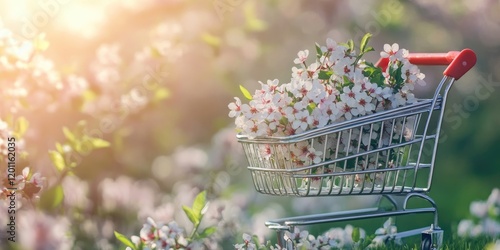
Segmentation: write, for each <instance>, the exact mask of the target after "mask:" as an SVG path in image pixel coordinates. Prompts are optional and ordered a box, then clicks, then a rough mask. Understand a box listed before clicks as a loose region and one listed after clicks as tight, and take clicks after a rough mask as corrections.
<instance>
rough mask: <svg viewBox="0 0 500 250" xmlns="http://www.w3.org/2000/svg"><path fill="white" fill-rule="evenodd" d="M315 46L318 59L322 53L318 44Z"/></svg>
mask: <svg viewBox="0 0 500 250" xmlns="http://www.w3.org/2000/svg"><path fill="white" fill-rule="evenodd" d="M315 46H316V56H317V57H318V59H319V58H321V56H322V55H323V51H321V47H320V46H319V44H318V43H316V44H315Z"/></svg>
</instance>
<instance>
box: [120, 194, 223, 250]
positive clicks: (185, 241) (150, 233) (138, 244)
mask: <svg viewBox="0 0 500 250" xmlns="http://www.w3.org/2000/svg"><path fill="white" fill-rule="evenodd" d="M206 196H207V193H206V192H205V191H203V192H201V193H199V194H198V195H197V196H196V198H195V199H194V202H193V205H192V207H188V206H183V207H182V209H183V210H184V213H185V214H186V216H187V217H188V218H189V220H190V221H191V223H193V229H192V231H191V233H190V234H189V235H187V234H186V230H185V229H184V228H182V227H179V226H178V225H177V223H176V222H175V221H171V222H169V223H156V222H155V221H154V220H153V219H152V218H150V217H148V219H147V222H146V223H145V224H144V225H143V227H142V229H141V231H140V233H139V236H135V235H134V236H132V237H131V238H130V240H129V239H128V238H127V237H126V236H124V235H123V234H120V233H118V232H116V231H115V237H116V238H117V239H118V240H119V241H121V242H122V243H123V244H124V245H126V246H127V250H146V249H158V250H160V249H191V250H194V249H206V246H205V245H204V244H205V243H204V241H206V240H209V238H211V236H212V235H213V234H214V233H215V231H216V230H217V228H216V227H215V226H211V227H206V228H205V229H203V231H200V224H201V222H202V220H203V216H204V214H205V212H206V210H207V206H208V202H207V200H206Z"/></svg>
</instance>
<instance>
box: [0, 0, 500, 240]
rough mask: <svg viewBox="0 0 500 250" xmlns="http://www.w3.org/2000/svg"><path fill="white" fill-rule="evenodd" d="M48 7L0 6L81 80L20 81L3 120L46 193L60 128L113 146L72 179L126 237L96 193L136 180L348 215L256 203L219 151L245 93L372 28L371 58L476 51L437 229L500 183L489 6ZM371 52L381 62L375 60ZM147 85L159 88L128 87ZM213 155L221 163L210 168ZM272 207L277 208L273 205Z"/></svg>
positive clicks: (497, 78) (252, 211)
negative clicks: (300, 57)
mask: <svg viewBox="0 0 500 250" xmlns="http://www.w3.org/2000/svg"><path fill="white" fill-rule="evenodd" d="M46 2H47V3H52V5H47V4H45V5H44V4H42V2H40V3H34V1H27V0H26V1H15V2H13V1H0V15H1V18H2V19H1V20H2V22H3V26H4V27H5V28H7V29H10V30H11V31H12V32H13V33H14V36H15V37H17V38H18V39H21V40H23V39H28V40H33V39H35V37H38V35H40V34H42V33H43V34H45V39H46V40H47V41H48V42H49V44H50V45H49V47H48V48H47V49H46V50H45V51H43V52H42V53H43V55H44V56H45V57H46V58H50V60H52V61H53V64H52V66H53V70H55V71H57V72H58V73H57V74H59V75H60V79H62V80H61V82H62V84H63V85H64V86H75V84H74V83H70V80H64V79H70V78H71V77H70V76H78V77H81V78H82V79H84V81H85V84H81V85H78V84H76V85H77V86H81V88H79V89H77V90H75V91H76V93H74V92H71V91H73V90H74V88H69V87H62V88H57V87H56V88H54V89H49V87H46V88H45V87H40V86H38V87H35V86H31V85H30V83H28V84H26V86H27V87H26V88H27V90H28V94H27V96H26V97H25V103H26V104H27V105H24V106H22V108H19V107H17V108H15V109H12V108H13V106H14V104H13V103H7V102H5V101H3V102H2V109H1V112H2V113H0V117H1V118H2V119H6V118H5V117H7V116H9V115H14V116H15V117H21V116H22V117H25V118H26V119H27V120H28V121H29V129H28V131H27V133H26V136H25V147H26V151H27V152H28V153H29V160H30V165H31V166H32V167H33V168H35V169H36V170H38V171H40V172H42V173H43V175H44V176H46V177H47V178H48V182H49V183H50V181H51V178H53V177H52V176H56V175H57V174H56V173H57V172H56V170H55V169H54V168H53V167H52V164H51V161H50V159H49V156H48V155H47V151H48V150H53V149H54V144H55V143H56V142H62V141H64V140H65V139H64V134H63V133H62V130H61V128H62V127H63V126H66V127H69V128H75V127H76V126H77V123H78V121H80V120H85V121H86V122H87V126H88V132H89V133H90V134H91V135H93V136H96V137H100V138H102V139H104V140H106V141H109V142H110V143H111V147H109V148H105V149H101V150H98V151H95V152H92V153H91V154H90V155H88V156H85V157H82V160H81V162H80V164H79V165H78V166H77V167H76V168H75V169H74V173H75V175H76V176H77V177H78V178H79V179H81V180H82V181H84V182H86V183H87V185H85V186H86V187H87V189H89V191H88V199H89V201H88V203H89V204H90V205H89V206H90V209H89V210H86V211H87V212H88V213H89V214H92V215H93V216H96V217H104V218H107V219H109V220H110V221H113V222H114V223H115V224H113V225H114V226H115V227H116V228H123V230H122V233H126V234H128V235H130V234H131V233H132V232H134V230H135V231H137V230H138V229H139V228H138V227H137V225H140V224H141V222H140V221H139V222H138V221H137V220H138V219H139V220H141V219H143V218H144V216H142V217H141V216H139V217H136V215H135V214H134V212H131V213H127V212H126V210H124V211H122V212H123V213H124V214H120V213H114V212H112V211H115V210H113V209H110V210H106V211H111V212H109V213H108V212H103V211H102V210H101V209H102V207H103V206H104V203H105V201H104V200H105V199H106V196H105V195H104V194H103V192H104V191H103V189H104V188H105V186H106V183H108V184H109V183H110V182H113V181H112V180H114V181H115V182H120V181H121V183H122V184H123V185H125V186H127V185H129V184H130V185H132V184H131V183H136V182H133V181H131V180H137V181H141V182H145V183H147V185H146V186H148V185H149V186H153V188H152V189H153V190H155V192H158V193H162V194H165V195H169V194H170V193H176V192H177V193H178V192H179V185H180V184H182V183H191V184H192V186H195V187H198V188H199V189H204V188H207V187H208V188H210V187H211V188H214V185H213V184H214V183H215V184H217V181H220V180H221V178H225V179H227V180H228V181H224V185H222V186H219V189H217V188H214V190H216V191H214V194H217V195H220V196H221V197H233V199H234V197H235V196H238V195H242V196H247V199H248V200H250V201H259V202H256V203H253V205H251V204H252V202H249V205H248V207H245V208H244V211H245V213H246V214H247V215H248V218H253V219H252V220H254V223H262V222H263V221H264V220H266V219H270V218H266V216H278V217H279V216H284V215H291V214H300V213H307V212H308V213H313V212H324V211H330V210H332V209H341V208H344V209H345V208H346V207H345V206H344V205H345V204H347V205H348V206H347V207H349V206H356V204H350V203H353V201H351V200H346V199H341V200H333V199H330V198H323V199H321V201H318V202H316V203H308V204H304V203H306V202H297V201H296V200H299V199H288V198H279V197H261V195H256V194H255V191H254V190H253V187H252V185H251V182H250V179H249V178H250V175H249V173H248V171H247V170H245V169H244V167H245V164H246V163H245V161H244V160H242V158H241V157H240V158H238V159H237V160H234V161H233V163H231V164H233V165H228V162H227V157H230V156H228V154H233V155H237V152H236V151H238V150H237V147H239V145H237V144H235V142H234V138H233V136H234V132H233V131H232V130H231V129H226V128H228V127H229V128H231V127H232V122H233V121H232V120H231V119H229V118H228V117H227V113H228V109H227V104H228V103H229V102H231V101H232V100H233V99H232V97H233V96H240V95H241V94H240V92H239V88H238V86H239V85H240V84H241V85H244V86H245V87H246V88H247V89H249V90H251V91H253V90H254V89H256V88H257V87H259V85H258V83H257V82H258V81H265V80H267V79H275V78H277V79H280V80H281V81H287V80H288V79H289V77H290V76H289V75H290V73H291V72H290V68H291V66H292V63H293V59H294V58H295V57H296V52H298V51H299V50H303V49H309V50H311V51H313V49H314V43H315V42H318V43H320V44H323V43H324V41H325V39H326V38H328V37H331V38H333V39H334V40H336V41H339V42H342V41H346V40H348V39H351V38H353V39H355V40H357V41H359V39H360V38H361V37H362V35H364V34H365V33H367V32H370V33H372V34H373V38H372V40H371V45H372V46H373V47H374V48H375V49H376V51H380V50H381V49H382V46H383V44H385V43H394V42H396V43H399V44H400V47H402V48H406V49H408V50H409V51H410V52H447V51H450V50H461V49H463V48H471V49H473V50H474V51H475V52H476V54H477V57H478V61H477V65H476V67H475V68H473V69H472V70H471V71H470V72H469V73H468V74H467V75H466V76H464V77H463V78H462V79H460V80H459V81H458V82H457V83H456V84H455V85H454V88H453V89H452V91H451V93H450V99H449V101H450V102H449V103H448V107H447V110H446V112H447V115H446V118H445V121H444V124H443V128H442V129H443V133H444V134H445V136H444V137H443V138H442V143H441V144H440V148H439V152H438V158H437V163H436V166H437V167H436V169H435V175H434V182H433V188H432V191H431V193H430V195H431V197H433V198H434V199H435V201H436V202H437V204H438V206H439V209H440V223H441V225H442V226H443V227H444V229H445V230H447V232H451V231H450V230H451V228H452V227H453V225H456V224H457V223H458V221H459V220H460V219H461V218H464V217H466V216H467V215H468V214H469V213H468V210H469V208H468V206H469V203H470V202H471V201H472V200H477V199H485V198H486V197H487V195H488V194H489V193H490V191H491V189H492V188H493V187H495V186H496V187H498V186H499V185H500V181H499V180H500V157H497V156H498V152H499V151H500V146H499V142H500V133H499V132H498V130H497V129H498V128H499V126H500V116H499V115H498V111H495V110H496V107H498V106H499V105H500V98H499V97H500V94H499V90H500V71H499V70H498V69H499V68H500V46H499V44H500V35H499V34H500V17H499V16H498V13H499V12H500V3H499V2H498V1H494V0H480V1H465V0H460V1H454V0H445V1H431V0H422V1H401V2H400V1H396V0H385V1H369V2H367V1H360V0H357V1H327V0H321V1H314V2H311V1H279V0H266V1H254V0H213V1H193V0H191V1H190V0H185V1H182V0H163V1H160V0H147V1H134V0H127V1H119V0H107V1H96V0H93V1H79V0H71V1H56V0H53V1H46ZM47 6H48V7H47ZM40 13H45V14H40ZM44 16H45V17H47V20H46V21H45V20H44V19H43V17H44ZM40 46H42V47H43V46H44V45H43V44H42V45H40ZM367 56H368V57H367V58H368V60H372V61H376V60H377V59H378V54H377V53H376V52H373V53H372V54H370V55H367ZM47 67H49V66H47ZM47 67H45V68H47ZM49 68H50V67H49ZM443 69H444V68H442V67H438V69H435V68H429V67H425V68H422V71H423V72H424V73H426V81H427V83H428V84H427V85H426V86H422V87H421V89H420V90H418V92H419V93H420V94H421V95H424V96H425V95H429V94H430V93H431V91H432V87H434V86H435V84H437V82H438V81H439V80H440V78H441V72H442V71H443ZM1 77H2V78H3V77H4V76H1ZM4 79H5V78H4ZM151 79H153V80H151ZM151 81H153V82H151ZM144 83H146V84H148V83H150V84H153V83H154V84H157V87H155V88H154V91H149V90H143V89H144V88H143V89H140V90H137V87H138V86H139V87H140V86H145V85H144ZM71 84H73V85H71ZM141 84H142V85H141ZM48 85H50V84H48ZM48 85H47V86H48ZM134 89H135V90H134ZM134 91H135V92H134ZM141 91H142V92H141ZM42 93H43V94H44V96H42ZM143 97H145V99H144V100H143ZM40 98H41V99H43V100H44V101H43V102H42V101H40V102H39V100H40ZM127 98H128V99H127ZM127 100H128V101H127ZM124 107H125V108H124ZM103 121H104V122H103ZM103 123H105V125H104V127H106V129H103ZM219 131H223V132H225V133H222V132H219ZM216 134H217V135H218V137H217V136H216V137H215V138H214V135H216ZM221 138H222V139H221ZM222 149H224V150H226V149H227V150H226V151H223V150H222ZM229 149H231V150H232V151H231V150H229ZM221 150H222V152H221ZM206 152H208V153H206ZM214 155H217V156H218V157H219V158H220V159H225V160H218V161H217V160H214V159H215V158H214V157H215V156H214ZM221 155H223V156H221ZM219 158H217V159H219ZM233 158H234V157H233ZM207 161H209V162H210V164H211V165H210V164H207ZM207 165H210V166H208V167H206V166H207ZM234 166H237V168H239V169H240V170H234V169H232V168H234ZM232 170H234V171H232ZM231 171H232V172H231ZM210 173H212V174H213V173H215V174H213V176H212V175H211V174H210ZM221 173H226V174H225V175H224V174H223V176H221ZM228 173H229V174H228ZM233 173H235V174H233ZM54 178H55V177H54ZM120 178H121V179H120ZM127 178H129V179H127ZM119 180H120V181H119ZM103 183H104V184H103ZM127 183H128V184H127ZM210 184H212V186H211V185H210ZM134 185H135V184H134ZM140 186H141V185H140ZM141 187H143V186H141ZM123 188H124V189H122V190H129V189H130V192H133V193H130V194H126V193H124V194H123V195H125V196H127V195H128V196H132V195H140V192H138V191H137V190H133V189H134V188H130V187H128V188H129V189H125V187H123ZM180 190H182V188H181V189H180ZM116 192H120V189H119V188H118V189H117V190H116ZM191 197H192V196H191ZM160 203H161V202H160ZM299 203H301V204H299ZM124 204H128V203H124ZM275 204H279V207H280V208H276V209H274V206H275ZM308 206H309V207H308ZM281 208H282V209H281ZM266 209H267V210H273V211H274V212H268V213H267V214H265V215H266V216H263V215H261V217H262V218H261V217H258V214H257V212H261V211H263V210H266ZM131 211H134V210H131ZM124 218H125V220H123V219H124ZM240 223H242V224H244V223H250V222H248V221H245V220H241V221H240ZM101 226H102V225H101ZM268 233H269V232H268ZM82 235H85V234H82ZM447 235H451V234H447ZM82 237H83V238H81V240H85V237H87V236H85V237H84V236H82ZM110 242H113V240H112V239H111V237H110Z"/></svg>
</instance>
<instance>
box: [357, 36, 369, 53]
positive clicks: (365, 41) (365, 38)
mask: <svg viewBox="0 0 500 250" xmlns="http://www.w3.org/2000/svg"><path fill="white" fill-rule="evenodd" d="M371 37H372V34H370V33H366V35H364V36H363V38H362V39H361V43H360V44H359V52H360V53H364V52H365V48H366V45H367V44H368V42H369V41H370V38H371Z"/></svg>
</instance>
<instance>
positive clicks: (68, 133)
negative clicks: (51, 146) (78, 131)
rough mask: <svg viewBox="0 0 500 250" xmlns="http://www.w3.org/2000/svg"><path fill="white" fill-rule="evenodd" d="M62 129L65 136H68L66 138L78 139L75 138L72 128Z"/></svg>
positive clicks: (72, 140) (70, 139) (69, 139)
mask: <svg viewBox="0 0 500 250" xmlns="http://www.w3.org/2000/svg"><path fill="white" fill-rule="evenodd" d="M62 131H63V133H64V137H66V139H67V140H68V141H70V142H74V141H76V138H75V135H74V134H73V132H71V130H69V129H68V128H67V127H63V128H62Z"/></svg>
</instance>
